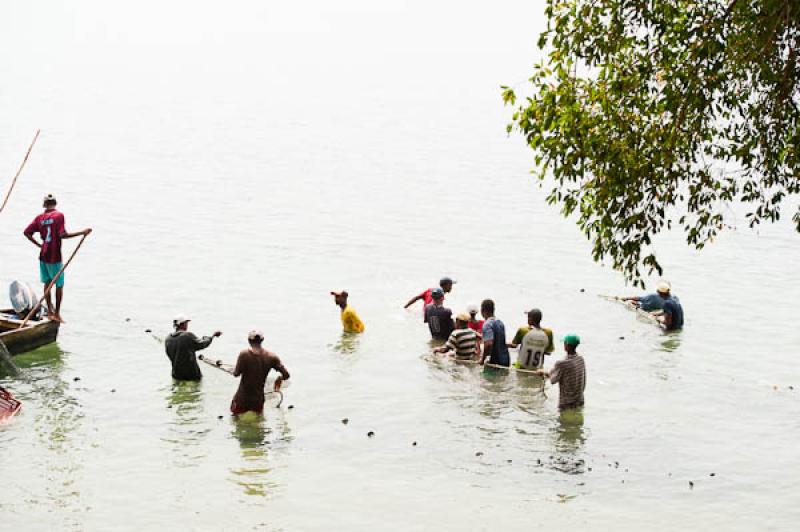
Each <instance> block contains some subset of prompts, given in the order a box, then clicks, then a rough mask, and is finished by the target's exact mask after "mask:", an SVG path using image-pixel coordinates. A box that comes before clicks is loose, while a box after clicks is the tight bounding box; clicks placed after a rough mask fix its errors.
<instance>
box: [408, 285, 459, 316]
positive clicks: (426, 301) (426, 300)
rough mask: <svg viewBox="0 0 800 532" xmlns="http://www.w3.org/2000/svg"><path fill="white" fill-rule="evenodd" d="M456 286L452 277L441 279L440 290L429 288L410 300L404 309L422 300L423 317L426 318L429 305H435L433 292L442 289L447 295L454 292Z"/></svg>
mask: <svg viewBox="0 0 800 532" xmlns="http://www.w3.org/2000/svg"><path fill="white" fill-rule="evenodd" d="M454 284H456V281H454V280H453V279H451V278H450V277H442V278H441V279H439V288H428V289H427V290H425V291H424V292H422V293H421V294H419V295H417V296H414V297H412V298H411V299H409V300H408V303H406V304H405V306H404V307H403V308H408V307H410V306H411V305H413V304H414V303H416V302H417V301H419V300H422V315H423V317H424V316H425V309H426V308H427V306H428V305H430V304H431V303H433V291H434V290H439V289H441V290H442V292H444V293H445V294H449V293H450V291H451V290H453V285H454ZM442 299H444V297H442Z"/></svg>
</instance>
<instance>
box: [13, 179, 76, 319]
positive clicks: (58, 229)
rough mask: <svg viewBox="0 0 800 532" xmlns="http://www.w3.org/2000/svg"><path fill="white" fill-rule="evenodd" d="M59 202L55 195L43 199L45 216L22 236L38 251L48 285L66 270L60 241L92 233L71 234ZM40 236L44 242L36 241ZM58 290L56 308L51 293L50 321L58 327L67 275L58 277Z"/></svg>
mask: <svg viewBox="0 0 800 532" xmlns="http://www.w3.org/2000/svg"><path fill="white" fill-rule="evenodd" d="M56 204H57V202H56V198H55V196H53V195H52V194H48V195H47V196H45V197H44V204H43V207H44V212H43V213H42V214H40V215H39V216H37V217H36V218H35V219H34V220H33V221H32V222H31V223H30V225H28V227H26V228H25V231H24V232H23V233H24V235H25V237H26V238H27V239H28V240H30V241H31V242H33V245H34V246H36V247H38V248H39V249H40V251H39V278H40V280H41V282H42V283H44V285H45V289H46V288H47V285H48V284H49V283H50V282H51V281H52V280H53V278H55V276H56V275H58V272H59V271H61V268H62V266H63V264H62V262H61V241H62V240H63V239H65V238H75V237H76V236H81V235H88V234H89V233H91V232H92V230H91V228H86V229H84V230H83V231H78V232H76V233H68V232H67V230H66V228H65V224H64V215H63V214H62V213H61V212H59V211H57V210H56ZM37 232H38V233H39V236H40V238H41V239H42V241H41V242H38V241H37V240H36V239H35V238H34V236H33V235H34V234H35V233H37ZM55 287H56V306H55V307H53V302H52V299H51V296H50V293H49V292H48V293H47V294H46V299H45V301H47V317H48V318H50V319H52V320H55V321H57V322H59V323H64V320H62V319H61V302H62V300H63V299H64V274H63V273H62V274H61V275H59V276H58V279H56V282H55Z"/></svg>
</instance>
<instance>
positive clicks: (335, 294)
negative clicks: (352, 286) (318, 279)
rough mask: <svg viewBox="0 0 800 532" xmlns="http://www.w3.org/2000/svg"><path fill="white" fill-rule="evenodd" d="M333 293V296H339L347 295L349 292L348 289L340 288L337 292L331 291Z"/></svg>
mask: <svg viewBox="0 0 800 532" xmlns="http://www.w3.org/2000/svg"><path fill="white" fill-rule="evenodd" d="M331 295H332V296H336V297H339V296H342V297H347V296H348V295H349V294H348V293H347V290H339V291H338V292H336V291H333V292H331Z"/></svg>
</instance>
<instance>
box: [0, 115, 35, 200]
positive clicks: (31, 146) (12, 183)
mask: <svg viewBox="0 0 800 532" xmlns="http://www.w3.org/2000/svg"><path fill="white" fill-rule="evenodd" d="M39 131H40V130H39V129H37V130H36V135H34V136H33V141H31V145H30V146H29V147H28V151H27V153H25V158H24V159H22V164H21V165H19V170H17V173H16V175H15V176H14V179H12V180H11V186H10V187H8V192H6V197H5V198H4V199H3V204H2V205H0V212H3V209H5V208H6V204H7V203H8V198H9V197H11V191H12V190H14V185H16V184H17V178H18V177H19V174H21V173H22V169H23V168H25V163H26V162H28V156H29V155H30V154H31V150H32V149H33V145H34V144H36V139H38V138H39Z"/></svg>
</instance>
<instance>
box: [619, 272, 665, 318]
mask: <svg viewBox="0 0 800 532" xmlns="http://www.w3.org/2000/svg"><path fill="white" fill-rule="evenodd" d="M670 291H671V287H670V284H669V283H668V282H667V281H665V280H664V279H662V280H660V281H659V282H658V283H657V284H656V293H655V294H648V295H646V296H630V297H621V298H620V299H621V300H622V301H632V302H633V304H634V305H636V306H637V307H639V308H640V309H642V310H644V311H645V312H656V311H660V310H663V308H664V301H665V300H667V299H669V298H670V297H672V295H671V293H670Z"/></svg>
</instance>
